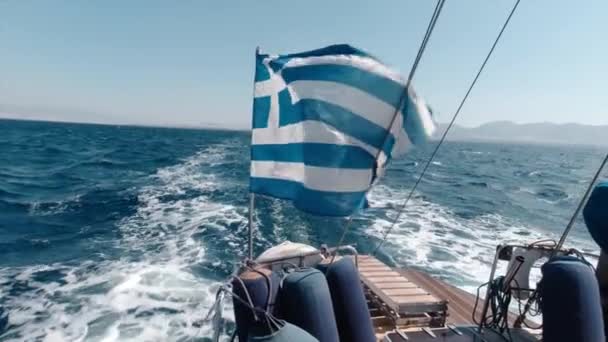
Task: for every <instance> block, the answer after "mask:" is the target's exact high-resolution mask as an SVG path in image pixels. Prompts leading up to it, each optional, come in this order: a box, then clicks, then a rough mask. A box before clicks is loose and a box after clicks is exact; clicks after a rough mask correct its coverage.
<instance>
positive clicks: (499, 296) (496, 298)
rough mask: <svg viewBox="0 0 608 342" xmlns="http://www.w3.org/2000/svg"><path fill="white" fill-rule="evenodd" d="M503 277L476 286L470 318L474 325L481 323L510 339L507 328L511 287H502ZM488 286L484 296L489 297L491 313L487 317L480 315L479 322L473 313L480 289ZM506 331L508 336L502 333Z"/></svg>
mask: <svg viewBox="0 0 608 342" xmlns="http://www.w3.org/2000/svg"><path fill="white" fill-rule="evenodd" d="M504 282H505V278H504V277H499V278H496V279H494V281H492V282H491V283H485V284H482V285H480V286H479V287H478V288H477V296H476V298H475V305H474V306H473V313H472V319H473V322H474V323H475V324H476V325H480V324H482V325H483V326H484V327H486V328H490V329H492V330H495V331H498V334H499V335H500V336H501V337H503V339H505V340H507V341H512V340H513V337H512V336H511V331H510V329H509V305H510V304H511V287H508V288H507V290H506V291H503V289H504V285H505V284H504ZM486 285H487V286H488V293H487V294H486V297H488V298H490V312H491V315H490V316H488V317H481V322H478V321H477V318H476V317H475V313H476V312H477V306H478V304H479V298H480V290H481V288H482V287H484V286H486ZM505 331H506V332H507V335H508V338H507V337H505V336H504V335H503V333H504V332H505Z"/></svg>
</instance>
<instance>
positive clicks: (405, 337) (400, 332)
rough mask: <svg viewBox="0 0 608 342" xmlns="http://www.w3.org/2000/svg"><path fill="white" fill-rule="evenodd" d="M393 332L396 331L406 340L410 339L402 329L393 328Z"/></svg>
mask: <svg viewBox="0 0 608 342" xmlns="http://www.w3.org/2000/svg"><path fill="white" fill-rule="evenodd" d="M395 333H397V335H399V336H400V337H401V338H402V339H404V340H406V341H409V339H410V338H409V337H407V335H406V334H405V333H404V332H403V331H401V330H399V329H398V328H395Z"/></svg>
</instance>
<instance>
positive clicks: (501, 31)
mask: <svg viewBox="0 0 608 342" xmlns="http://www.w3.org/2000/svg"><path fill="white" fill-rule="evenodd" d="M520 1H521V0H517V2H515V5H513V8H512V9H511V13H509V16H508V17H507V20H506V21H505V23H504V24H503V26H502V29H501V30H500V33H498V36H497V37H496V40H495V41H494V44H493V45H492V48H491V49H490V51H489V52H488V55H487V56H486V58H485V60H484V61H483V63H482V64H481V67H480V68H479V71H478V72H477V75H476V76H475V78H474V79H473V82H471V85H470V86H469V89H468V90H467V92H466V94H465V96H464V98H463V99H462V101H461V102H460V105H459V106H458V109H456V112H455V113H454V116H453V117H452V120H451V121H450V123H449V125H448V127H447V129H446V130H445V132H443V135H442V136H441V139H440V140H439V143H438V144H437V146H435V149H434V150H433V153H431V156H430V157H429V159H428V160H427V162H426V164H425V166H424V168H423V169H422V173H421V174H420V176H419V177H418V179H417V180H416V183H414V186H413V187H412V189H411V191H410V192H409V194H408V196H407V198H406V199H405V201H404V202H403V204H402V205H401V207H400V208H399V211H398V212H397V216H396V217H395V220H394V221H393V223H392V224H391V226H390V227H389V229H388V230H387V231H386V232H385V233H384V235H383V236H382V240H380V243H379V244H378V247H376V249H375V250H374V253H373V255H376V253H377V252H378V250H380V248H381V247H382V245H383V244H384V242H385V241H386V238H387V237H388V235H389V234H390V233H391V231H392V230H393V228H395V224H396V223H397V221H398V220H399V218H400V217H401V214H403V210H404V209H405V207H406V206H407V204H408V203H409V201H410V200H411V198H412V196H413V195H414V191H416V189H417V188H418V185H420V182H421V181H422V178H423V177H424V175H425V174H426V171H427V170H428V168H429V166H430V165H431V163H432V162H433V159H434V158H435V156H436V155H437V151H439V148H440V147H441V145H442V144H443V143H444V142H445V139H446V137H447V135H448V133H449V132H450V130H451V129H452V127H453V126H454V123H455V122H456V119H457V118H458V116H459V115H460V111H461V110H462V107H463V106H464V104H465V102H466V101H467V99H468V98H469V95H470V94H471V91H472V90H473V88H474V87H475V84H476V83H477V80H478V79H479V76H480V75H481V73H482V72H483V70H484V69H485V66H486V64H487V63H488V60H489V59H490V57H491V56H492V53H493V52H494V49H495V48H496V46H497V45H498V42H499V41H500V38H501V37H502V34H503V33H504V31H505V29H506V28H507V26H508V25H509V22H510V21H511V18H512V17H513V14H514V13H515V10H516V9H517V7H518V6H519V2H520Z"/></svg>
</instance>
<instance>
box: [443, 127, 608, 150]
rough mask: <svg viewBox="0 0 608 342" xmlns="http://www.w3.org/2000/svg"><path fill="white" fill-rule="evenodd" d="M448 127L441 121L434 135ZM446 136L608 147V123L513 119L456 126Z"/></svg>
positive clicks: (463, 138) (459, 139)
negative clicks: (563, 122) (589, 123)
mask: <svg viewBox="0 0 608 342" xmlns="http://www.w3.org/2000/svg"><path fill="white" fill-rule="evenodd" d="M446 128H447V125H446V124H440V125H439V130H438V132H437V133H436V134H435V136H436V137H438V136H441V134H442V133H443V132H444V131H445V129H446ZM447 139H448V140H455V141H480V142H517V143H531V144H552V145H554V144H559V145H585V146H608V125H603V126H602V125H600V126H593V125H582V124H577V123H566V124H556V123H550V122H541V123H529V124H517V123H514V122H510V121H494V122H489V123H486V124H483V125H480V126H478V127H463V126H459V125H454V127H452V129H451V130H450V132H449V133H448V136H447Z"/></svg>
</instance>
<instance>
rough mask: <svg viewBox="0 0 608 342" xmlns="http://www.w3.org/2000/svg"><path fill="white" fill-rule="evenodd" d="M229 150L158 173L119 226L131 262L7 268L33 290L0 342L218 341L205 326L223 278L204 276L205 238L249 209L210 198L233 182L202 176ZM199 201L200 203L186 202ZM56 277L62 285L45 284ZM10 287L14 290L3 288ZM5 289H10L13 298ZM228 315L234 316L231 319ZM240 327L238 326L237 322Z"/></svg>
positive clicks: (125, 258) (4, 278) (15, 301)
mask: <svg viewBox="0 0 608 342" xmlns="http://www.w3.org/2000/svg"><path fill="white" fill-rule="evenodd" d="M223 154H224V151H223V148H222V147H221V146H220V147H214V148H208V149H205V150H204V151H201V152H200V153H198V154H196V155H195V156H192V157H191V158H189V159H187V160H185V161H184V162H183V163H181V164H179V165H176V166H173V167H168V168H164V169H160V170H158V172H157V173H156V174H155V175H153V176H152V177H151V185H148V186H145V187H143V188H142V189H140V190H139V195H138V197H139V205H138V208H137V211H136V213H135V214H134V215H132V216H131V217H127V218H125V219H123V220H122V221H121V222H120V223H119V225H118V227H117V228H118V229H119V233H120V235H121V238H120V241H118V242H117V244H118V245H117V248H118V249H121V250H122V251H123V252H122V253H121V255H122V257H120V258H119V259H108V260H107V261H102V262H97V263H95V262H92V261H88V262H83V263H80V264H79V265H76V266H71V265H68V264H54V265H47V266H34V267H26V268H22V269H0V284H8V283H9V282H12V283H15V284H17V285H15V286H19V285H18V284H22V285H23V286H27V287H28V289H27V290H25V291H19V292H20V293H19V294H16V295H13V296H11V295H10V294H8V293H0V295H2V296H5V297H6V298H8V301H7V302H6V303H5V305H6V306H7V308H8V309H9V312H10V315H9V320H10V325H11V326H13V328H11V329H10V330H9V331H8V332H7V333H5V334H4V335H3V336H0V340H3V339H6V340H15V341H23V340H25V341H32V340H37V341H38V340H41V341H84V340H86V341H118V340H120V341H167V340H189V339H192V338H197V337H198V338H201V337H205V336H210V334H211V331H210V329H211V327H210V326H209V325H207V324H203V323H202V318H203V317H204V315H205V313H206V311H207V310H208V309H209V308H210V306H211V304H212V301H213V299H214V297H215V291H216V289H217V286H218V284H219V281H220V280H219V279H215V278H212V277H206V276H201V275H197V273H196V272H194V271H193V266H196V265H197V264H199V263H201V262H207V261H209V260H208V256H207V254H206V252H205V249H204V248H203V245H204V244H202V243H201V241H197V239H196V234H200V233H202V232H204V230H205V229H206V227H209V226H212V227H213V229H214V230H217V231H219V232H221V233H222V239H224V240H230V239H233V237H234V234H235V233H236V232H235V231H232V230H229V229H227V225H229V224H231V223H233V222H239V223H240V222H244V221H245V217H244V216H243V215H242V212H243V210H241V209H240V208H236V207H234V206H232V205H225V204H221V203H215V202H213V201H212V200H211V199H210V198H209V196H207V195H206V194H208V193H211V192H213V191H215V190H221V187H222V186H223V182H222V180H221V179H218V178H217V177H218V176H217V175H216V174H210V173H208V172H203V171H202V168H205V167H208V166H210V165H213V164H214V163H220V162H221V160H222V159H221V158H222V157H223ZM192 192H195V193H196V194H197V195H195V196H183V195H184V194H187V193H192ZM48 272H51V273H52V274H54V275H55V276H54V278H53V279H56V281H53V282H49V281H48V279H47V280H44V281H42V280H40V275H41V274H46V273H48ZM3 287H4V286H3ZM3 287H0V290H2V289H3ZM225 312H226V313H227V314H228V315H229V314H230V312H231V310H226V311H225ZM228 319H230V317H228Z"/></svg>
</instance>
